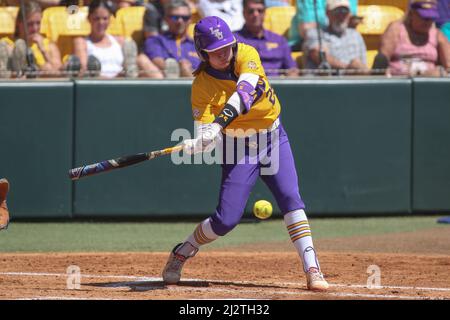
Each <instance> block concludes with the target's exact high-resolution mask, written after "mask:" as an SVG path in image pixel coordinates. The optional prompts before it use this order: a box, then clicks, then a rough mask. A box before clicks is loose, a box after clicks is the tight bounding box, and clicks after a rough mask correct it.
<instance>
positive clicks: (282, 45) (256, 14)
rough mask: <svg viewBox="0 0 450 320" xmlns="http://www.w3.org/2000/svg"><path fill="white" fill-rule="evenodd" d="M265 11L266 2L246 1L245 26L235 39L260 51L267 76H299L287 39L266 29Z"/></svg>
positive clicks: (261, 0)
mask: <svg viewBox="0 0 450 320" xmlns="http://www.w3.org/2000/svg"><path fill="white" fill-rule="evenodd" d="M265 10H266V6H265V4H264V0H244V19H245V25H244V27H243V28H242V29H241V30H239V31H238V32H236V33H235V37H236V39H237V40H238V41H239V42H243V43H246V44H249V45H251V46H252V47H254V48H255V49H256V50H257V51H258V53H259V56H260V58H261V63H262V65H263V67H264V70H265V71H266V75H267V76H280V75H287V76H298V69H297V65H296V63H295V61H294V60H293V59H292V55H291V48H290V47H289V45H288V43H287V41H286V39H285V38H284V37H283V36H280V35H278V34H276V33H273V32H271V31H269V30H266V29H264V27H263V23H264V15H265Z"/></svg>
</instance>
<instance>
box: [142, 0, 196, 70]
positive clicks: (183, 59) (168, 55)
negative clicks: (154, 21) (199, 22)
mask: <svg viewBox="0 0 450 320" xmlns="http://www.w3.org/2000/svg"><path fill="white" fill-rule="evenodd" d="M164 12H165V16H164V19H165V21H166V23H167V25H168V27H169V29H168V31H167V32H166V33H163V34H160V35H156V36H152V37H149V38H147V39H146V40H145V43H144V52H145V54H146V55H147V57H148V58H149V59H150V60H151V61H152V62H153V63H154V64H155V65H156V66H157V67H158V68H159V69H160V70H161V71H162V72H164V73H165V75H166V77H168V78H177V77H178V76H181V77H191V76H192V72H193V70H195V69H196V68H197V67H198V65H199V64H200V59H199V58H198V55H197V52H196V51H195V46H194V41H193V40H192V39H191V38H189V36H188V35H187V29H188V26H189V23H190V21H191V9H190V7H189V5H188V4H187V2H185V1H184V0H171V1H170V2H169V3H167V5H166V7H165V10H164Z"/></svg>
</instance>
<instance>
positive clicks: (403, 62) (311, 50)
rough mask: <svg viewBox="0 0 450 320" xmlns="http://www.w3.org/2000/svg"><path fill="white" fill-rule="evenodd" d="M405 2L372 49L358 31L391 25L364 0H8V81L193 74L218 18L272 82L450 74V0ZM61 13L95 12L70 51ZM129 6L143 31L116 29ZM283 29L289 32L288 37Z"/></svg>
mask: <svg viewBox="0 0 450 320" xmlns="http://www.w3.org/2000/svg"><path fill="white" fill-rule="evenodd" d="M405 1H406V2H407V3H406V7H405V8H404V9H405V10H404V11H402V14H401V16H399V17H396V18H395V19H391V20H392V21H388V23H386V26H385V27H383V30H382V32H381V33H380V34H379V35H377V36H376V37H377V38H376V40H377V41H376V45H375V46H376V47H375V48H370V50H368V43H367V41H368V40H367V39H368V38H367V37H366V35H365V34H364V33H363V32H361V31H360V30H362V29H361V26H360V25H362V24H366V26H367V25H369V26H370V24H372V25H373V24H374V23H375V24H376V23H377V21H386V19H384V20H383V19H379V20H373V19H372V18H370V14H372V15H375V13H376V14H378V16H377V17H378V18H379V17H380V15H383V12H382V11H376V12H375V11H374V10H375V9H374V8H372V9H371V7H369V9H368V10H369V13H368V14H369V15H367V16H366V15H364V16H363V15H360V14H359V10H358V6H361V4H358V0H296V1H295V0H84V1H82V0H0V10H2V9H3V10H7V9H8V8H11V7H16V9H17V10H16V11H14V10H13V11H11V12H15V25H14V28H13V31H12V32H9V31H7V30H6V29H2V21H1V20H2V19H3V18H2V15H0V78H23V77H61V76H63V77H67V76H70V77H100V78H116V77H125V78H138V77H145V78H154V79H163V78H179V77H191V76H192V72H193V71H194V70H195V69H196V68H197V67H198V65H199V63H200V60H199V58H198V56H197V53H196V50H195V46H194V41H193V26H194V24H195V22H196V21H198V20H199V19H201V18H202V17H205V16H211V15H215V16H219V17H221V18H222V19H224V20H225V21H226V22H227V23H228V24H229V26H230V27H231V29H232V31H233V32H234V34H235V37H236V39H237V40H238V41H240V42H245V43H247V44H250V45H252V46H254V47H255V48H256V49H257V51H258V52H259V54H260V56H261V60H262V64H263V66H264V67H265V70H266V73H267V74H268V75H269V76H270V77H298V76H302V75H314V76H320V75H369V74H372V75H373V74H381V75H383V74H384V75H388V76H392V75H406V76H417V75H420V76H448V74H449V71H450V43H449V40H450V0H405ZM360 2H362V0H360ZM368 2H370V3H369V4H374V5H376V4H377V0H372V1H365V2H364V5H367V4H368ZM58 7H60V8H63V9H64V10H65V11H64V13H65V14H66V16H65V19H66V20H67V21H68V20H69V19H70V17H71V14H74V13H78V11H79V10H78V9H79V8H86V10H87V13H86V16H85V19H86V21H87V22H88V26H89V31H88V32H87V33H86V34H76V32H75V33H68V34H70V37H69V40H66V41H70V43H69V44H68V45H67V43H66V44H65V45H63V44H62V40H61V39H57V38H55V37H51V36H49V34H50V31H49V28H50V27H48V24H49V23H51V22H49V21H44V20H45V14H44V13H45V12H46V11H47V10H51V8H58ZM126 8H140V11H139V12H141V13H142V14H141V15H140V16H138V17H139V18H134V19H135V20H136V19H138V20H139V21H137V25H138V26H139V27H138V30H137V32H134V33H133V34H125V33H124V32H122V31H123V29H125V28H122V27H121V28H119V29H120V31H119V32H112V31H111V30H112V24H114V19H116V20H117V18H118V16H119V15H120V13H121V12H125V11H126V10H129V9H126ZM371 10H372V11H371ZM377 10H378V9H377ZM397 10H400V9H398V8H397ZM5 12H6V11H5ZM8 12H9V11H8ZM61 12H63V11H61ZM130 12H131V11H130ZM276 12H283V13H284V16H281V17H282V20H279V21H278V22H275V23H274V24H272V26H275V27H276V28H275V27H267V25H269V24H268V19H269V18H273V16H274V13H276ZM367 19H369V20H370V19H372V20H370V21H366V20H367ZM5 21H6V20H5ZM374 21H375V22H374ZM64 22H65V21H63V22H62V23H64ZM125 23H126V22H125ZM130 23H133V24H134V23H136V21H132V22H130ZM281 25H287V26H288V27H287V28H286V30H281V31H280V30H279V28H280V26H281ZM378 27H380V26H378ZM277 28H278V29H277ZM44 29H45V30H44ZM52 31H53V33H55V31H54V30H52ZM370 45H373V43H370ZM68 48H69V49H68ZM368 52H372V55H371V56H370V57H369V56H368Z"/></svg>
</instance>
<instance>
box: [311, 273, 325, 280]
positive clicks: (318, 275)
mask: <svg viewBox="0 0 450 320" xmlns="http://www.w3.org/2000/svg"><path fill="white" fill-rule="evenodd" d="M310 274H311V276H312V280H314V281H316V280H319V281H324V278H323V274H322V273H321V272H310Z"/></svg>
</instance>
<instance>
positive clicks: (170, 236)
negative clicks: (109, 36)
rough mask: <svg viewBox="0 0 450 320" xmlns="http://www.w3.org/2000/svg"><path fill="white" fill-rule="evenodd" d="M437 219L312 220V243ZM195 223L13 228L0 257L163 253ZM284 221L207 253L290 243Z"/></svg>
mask: <svg viewBox="0 0 450 320" xmlns="http://www.w3.org/2000/svg"><path fill="white" fill-rule="evenodd" d="M436 219H437V218H436V217H389V218H387V217H382V218H315V219H310V224H311V228H312V230H313V237H314V238H315V239H319V238H336V237H350V236H357V235H371V234H386V233H394V232H414V231H417V230H424V229H431V228H437V227H447V226H445V225H439V224H437V223H436ZM196 225H197V224H196V223H193V222H183V223H162V222H132V223H131V222H121V223H117V222H107V223H105V222H102V223H100V222H66V223H25V222H12V223H11V224H10V227H9V229H8V230H7V231H6V232H5V231H2V232H0V252H72V251H76V252H83V251H86V252H96V251H111V252H114V251H167V250H170V249H171V248H172V247H173V245H174V244H176V243H178V242H180V241H182V240H184V239H185V238H186V237H187V236H188V235H189V234H190V233H191V232H192V231H193V230H194V228H195V227H196ZM288 239H289V238H288V235H287V231H286V228H285V226H284V222H283V220H282V219H270V220H268V221H264V222H260V223H241V224H240V225H238V226H237V227H236V228H235V229H234V230H233V231H232V232H230V233H229V234H228V235H227V236H226V237H224V238H220V239H219V240H218V241H216V242H214V243H212V244H210V245H209V246H208V247H209V248H218V247H226V246H236V245H240V244H252V243H254V244H257V243H260V242H282V241H288Z"/></svg>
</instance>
